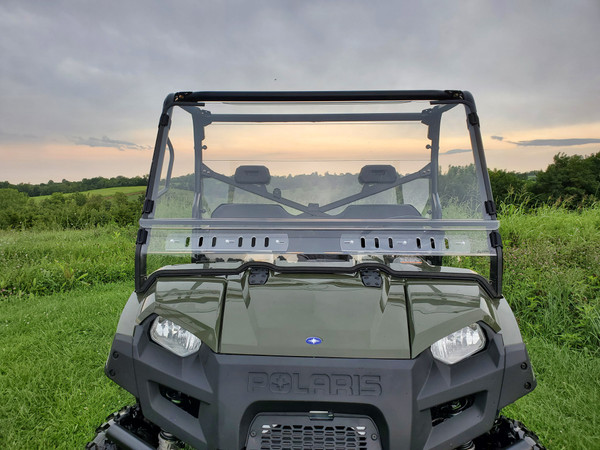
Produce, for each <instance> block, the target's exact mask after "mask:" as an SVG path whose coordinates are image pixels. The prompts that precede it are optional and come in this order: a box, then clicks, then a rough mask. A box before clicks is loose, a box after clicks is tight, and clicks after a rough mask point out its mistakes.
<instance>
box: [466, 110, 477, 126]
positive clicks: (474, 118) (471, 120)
mask: <svg viewBox="0 0 600 450" xmlns="http://www.w3.org/2000/svg"><path fill="white" fill-rule="evenodd" d="M468 118H469V123H470V124H471V125H473V126H479V116H478V115H477V113H476V112H472V113H471V114H469V115H468Z"/></svg>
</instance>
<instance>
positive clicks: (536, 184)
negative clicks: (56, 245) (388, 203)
mask: <svg viewBox="0 0 600 450" xmlns="http://www.w3.org/2000/svg"><path fill="white" fill-rule="evenodd" d="M450 172H453V174H452V176H451V177H447V178H452V182H453V183H455V184H456V183H458V184H460V183H461V182H460V178H461V173H462V175H463V176H464V177H465V178H466V177H467V176H469V177H470V178H472V177H471V176H470V175H469V173H468V172H469V170H468V168H459V167H451V168H449V172H448V174H450ZM463 172H464V173H463ZM489 174H490V181H491V185H492V192H493V193H494V199H495V200H496V204H497V205H498V207H499V209H500V211H502V208H503V207H505V206H506V205H514V204H518V205H519V206H521V207H525V208H535V207H536V206H538V205H543V204H557V203H560V204H561V205H562V206H564V207H566V208H569V209H577V208H581V207H585V206H588V205H591V204H594V203H597V202H598V201H599V200H600V152H598V153H595V154H592V155H590V156H580V155H573V156H567V155H565V154H564V153H559V154H557V155H555V156H554V161H553V162H552V164H550V165H549V166H548V167H547V168H546V170H542V171H536V172H527V173H519V172H508V171H505V170H498V169H493V170H490V171H489ZM146 183H147V177H132V178H127V177H122V176H119V177H114V178H104V177H95V178H90V179H83V180H81V181H73V182H71V181H67V180H63V181H62V182H60V183H54V182H52V181H49V182H48V183H43V184H39V185H33V184H29V183H21V184H18V185H12V184H10V183H8V182H0V229H26V228H62V229H69V228H87V227H91V226H98V225H105V224H108V223H116V224H118V225H127V224H135V223H136V222H137V220H138V219H139V217H140V213H141V206H142V202H143V196H141V195H135V196H126V195H125V194H123V193H120V192H118V193H116V194H114V195H113V196H112V197H102V196H100V195H89V194H82V193H81V192H80V191H86V190H92V189H102V188H108V187H125V186H141V185H145V184H146ZM181 187H183V186H181ZM447 189H450V187H447ZM49 190H50V191H52V192H51V195H50V196H49V197H47V198H43V199H34V198H31V197H35V196H37V195H41V194H40V193H42V192H43V193H44V195H46V193H47V192H49ZM450 190H451V189H450ZM67 194H68V195H67Z"/></svg>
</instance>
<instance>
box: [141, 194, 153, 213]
mask: <svg viewBox="0 0 600 450" xmlns="http://www.w3.org/2000/svg"><path fill="white" fill-rule="evenodd" d="M153 209H154V200H150V199H149V198H147V199H146V200H144V209H143V210H142V212H143V213H144V214H150V213H151V212H152V210H153Z"/></svg>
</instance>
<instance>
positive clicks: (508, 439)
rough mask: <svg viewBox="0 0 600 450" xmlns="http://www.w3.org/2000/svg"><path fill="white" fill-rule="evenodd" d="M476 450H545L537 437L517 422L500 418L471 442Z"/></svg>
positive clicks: (503, 417)
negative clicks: (488, 429)
mask: <svg viewBox="0 0 600 450" xmlns="http://www.w3.org/2000/svg"><path fill="white" fill-rule="evenodd" d="M473 443H474V444H475V448H476V449H489V450H508V449H513V448H514V449H519V450H520V449H523V450H546V447H544V446H543V445H542V444H541V443H540V440H539V438H538V437H537V435H536V434H535V433H534V432H533V431H531V430H529V429H527V428H526V427H525V425H523V424H522V423H521V422H519V421H518V420H513V419H509V418H508V417H505V416H500V417H498V418H497V419H496V421H495V422H494V426H493V427H492V429H491V430H490V431H488V432H487V433H485V434H482V435H481V436H479V437H478V438H477V439H475V440H474V441H473Z"/></svg>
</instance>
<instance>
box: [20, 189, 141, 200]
mask: <svg viewBox="0 0 600 450" xmlns="http://www.w3.org/2000/svg"><path fill="white" fill-rule="evenodd" d="M117 192H122V193H123V194H125V195H127V196H130V195H140V194H144V193H145V192H146V186H123V187H113V188H104V189H93V190H91V191H82V192H81V193H82V194H84V195H99V196H101V197H112V196H113V195H115V194H116V193H117ZM64 195H71V194H64ZM50 197H51V195H40V196H39V197H31V198H33V199H35V200H36V201H41V200H43V199H46V198H50Z"/></svg>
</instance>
